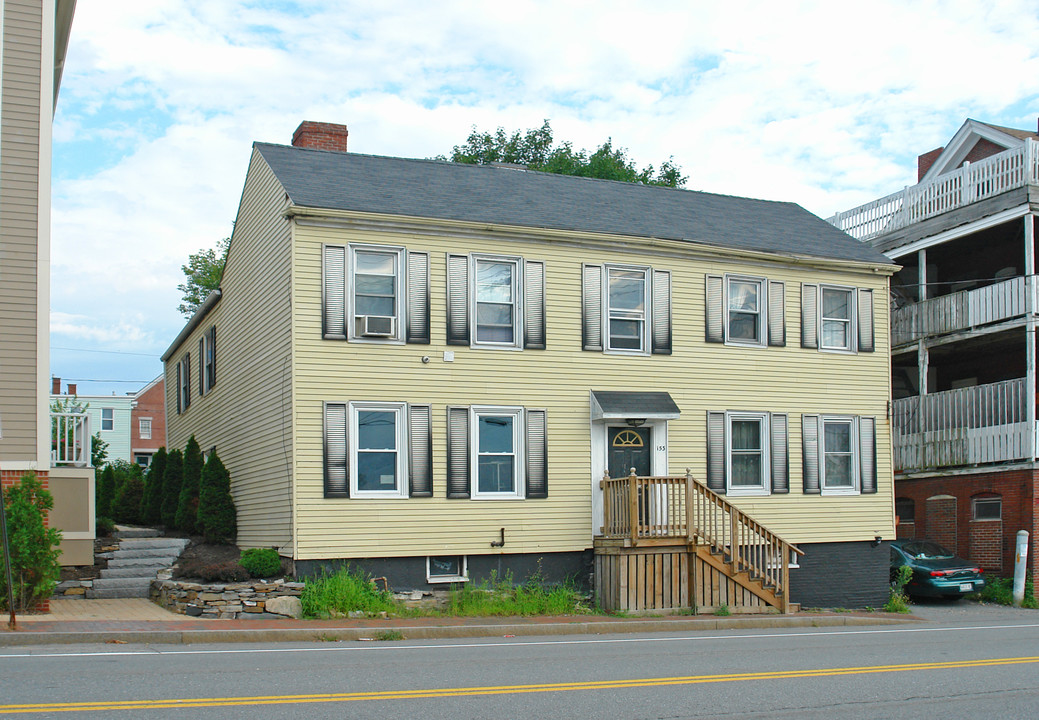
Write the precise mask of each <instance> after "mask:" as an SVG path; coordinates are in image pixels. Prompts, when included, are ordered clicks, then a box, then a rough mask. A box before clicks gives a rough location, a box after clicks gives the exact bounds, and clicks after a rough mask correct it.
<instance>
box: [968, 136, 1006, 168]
mask: <svg viewBox="0 0 1039 720" xmlns="http://www.w3.org/2000/svg"><path fill="white" fill-rule="evenodd" d="M1004 150H1006V148H1005V147H1003V146H1001V145H996V143H994V142H989V141H988V140H986V139H985V138H980V139H979V140H978V142H976V143H975V144H974V147H972V148H971V149H970V152H969V153H967V156H966V157H965V158H963V161H964V162H971V163H976V162H977V161H978V160H984V159H985V158H987V157H992V156H993V155H995V154H996V153H1001V152H1003V151H1004Z"/></svg>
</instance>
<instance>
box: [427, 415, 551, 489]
mask: <svg viewBox="0 0 1039 720" xmlns="http://www.w3.org/2000/svg"><path fill="white" fill-rule="evenodd" d="M447 496H448V497H449V498H472V499H477V500H515V499H522V498H544V497H548V446H547V438H546V420H545V411H544V410H533V409H527V408H522V407H514V406H499V405H473V406H470V407H449V408H448V409H447Z"/></svg>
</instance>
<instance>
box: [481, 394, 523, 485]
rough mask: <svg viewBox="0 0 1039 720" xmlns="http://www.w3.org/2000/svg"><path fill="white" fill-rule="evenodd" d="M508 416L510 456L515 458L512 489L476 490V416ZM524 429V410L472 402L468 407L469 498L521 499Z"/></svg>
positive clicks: (515, 407)
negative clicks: (509, 420) (510, 420)
mask: <svg viewBox="0 0 1039 720" xmlns="http://www.w3.org/2000/svg"><path fill="white" fill-rule="evenodd" d="M485 415H509V416H511V417H512V418H513V420H512V439H513V445H512V449H513V455H514V456H515V458H516V466H515V475H514V478H515V486H514V487H513V489H512V492H507V493H506V492H480V422H479V420H480V417H481V416H485ZM525 439H526V428H525V426H524V411H523V408H522V407H517V406H511V405H510V406H499V405H473V406H471V407H470V408H469V447H470V453H471V457H470V460H469V467H470V471H469V483H470V488H471V491H470V497H471V498H472V499H473V500H523V499H525V498H526V466H527V463H526V458H527V452H526V446H525V444H524V442H525Z"/></svg>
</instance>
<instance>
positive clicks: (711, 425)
mask: <svg viewBox="0 0 1039 720" xmlns="http://www.w3.org/2000/svg"><path fill="white" fill-rule="evenodd" d="M725 465H726V463H725V413H723V412H709V413H707V487H708V488H710V489H711V490H714V491H715V492H716V493H720V494H723V495H724V494H725Z"/></svg>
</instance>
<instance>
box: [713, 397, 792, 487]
mask: <svg viewBox="0 0 1039 720" xmlns="http://www.w3.org/2000/svg"><path fill="white" fill-rule="evenodd" d="M787 445H788V438H787V416H786V415H785V414H783V413H767V412H738V411H730V412H709V413H707V487H709V488H710V489H711V490H714V491H715V492H717V493H728V494H730V495H769V494H773V493H775V494H782V493H787V492H789V488H790V483H789V460H788V447H787Z"/></svg>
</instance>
